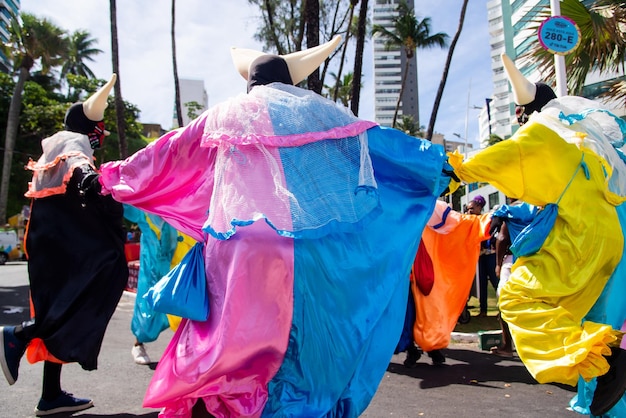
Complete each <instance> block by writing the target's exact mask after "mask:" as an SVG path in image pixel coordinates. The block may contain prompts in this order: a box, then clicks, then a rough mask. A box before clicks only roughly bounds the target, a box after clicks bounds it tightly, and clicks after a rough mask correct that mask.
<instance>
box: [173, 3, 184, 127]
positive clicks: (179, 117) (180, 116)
mask: <svg viewBox="0 0 626 418" xmlns="http://www.w3.org/2000/svg"><path fill="white" fill-rule="evenodd" d="M172 66H173V68H174V95H175V97H174V103H175V104H176V121H177V122H178V127H181V126H183V109H182V106H181V104H180V81H179V80H178V66H177V65H176V0H172Z"/></svg>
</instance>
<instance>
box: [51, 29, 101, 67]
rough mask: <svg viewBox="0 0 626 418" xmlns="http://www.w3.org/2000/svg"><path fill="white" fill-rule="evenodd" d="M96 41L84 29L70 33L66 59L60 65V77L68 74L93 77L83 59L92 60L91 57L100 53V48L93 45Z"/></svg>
mask: <svg viewBox="0 0 626 418" xmlns="http://www.w3.org/2000/svg"><path fill="white" fill-rule="evenodd" d="M97 43H98V40H97V39H94V38H92V37H91V34H90V33H89V32H87V31H86V30H77V31H76V32H74V33H72V34H71V35H70V36H69V37H68V52H67V57H66V61H65V63H64V64H63V67H61V78H65V77H66V76H67V75H68V74H74V75H82V76H83V77H87V78H95V77H96V76H95V74H94V73H93V71H91V68H89V67H88V66H87V64H85V61H92V62H93V61H94V59H93V57H94V56H95V55H98V54H101V53H102V50H101V49H98V48H96V47H95V46H94V45H95V44H97Z"/></svg>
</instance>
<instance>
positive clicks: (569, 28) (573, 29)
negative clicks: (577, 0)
mask: <svg viewBox="0 0 626 418" xmlns="http://www.w3.org/2000/svg"><path fill="white" fill-rule="evenodd" d="M538 36H539V43H540V44H541V46H542V47H543V48H544V49H546V50H548V51H549V52H551V53H553V54H558V55H566V54H569V53H570V52H572V51H573V50H574V49H575V48H576V47H577V46H578V44H579V43H580V29H578V26H577V25H576V23H574V21H573V20H572V19H570V18H568V17H565V16H552V17H549V18H547V19H546V20H544V21H543V23H542V24H541V26H539V31H538Z"/></svg>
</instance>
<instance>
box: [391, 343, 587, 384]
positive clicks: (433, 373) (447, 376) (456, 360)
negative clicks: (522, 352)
mask: <svg viewBox="0 0 626 418" xmlns="http://www.w3.org/2000/svg"><path fill="white" fill-rule="evenodd" d="M443 352H444V354H445V356H446V362H445V363H444V364H443V365H440V366H433V365H432V364H431V362H430V358H428V356H427V355H426V354H422V357H421V358H420V360H419V361H418V363H417V365H416V367H414V368H407V367H405V366H404V365H402V364H397V363H393V362H392V363H389V366H388V367H387V371H388V372H389V373H394V374H398V375H403V376H409V377H413V378H415V379H421V381H420V383H419V386H420V388H421V389H429V388H438V387H444V386H450V385H458V384H467V385H475V386H479V387H480V386H482V387H489V388H501V387H502V385H501V384H500V382H508V383H524V384H528V385H538V384H539V383H538V382H537V381H536V380H535V379H534V378H533V377H532V376H531V375H530V373H529V372H528V370H527V369H526V367H525V366H524V364H523V363H522V361H521V360H520V359H519V358H518V357H517V356H514V357H513V358H502V357H498V356H496V355H493V354H491V353H489V352H486V351H473V350H465V349H446V350H443ZM402 358H404V357H402ZM553 385H555V386H558V387H560V388H561V389H563V390H567V391H570V392H574V393H575V392H576V388H574V387H571V386H568V385H561V384H554V383H553Z"/></svg>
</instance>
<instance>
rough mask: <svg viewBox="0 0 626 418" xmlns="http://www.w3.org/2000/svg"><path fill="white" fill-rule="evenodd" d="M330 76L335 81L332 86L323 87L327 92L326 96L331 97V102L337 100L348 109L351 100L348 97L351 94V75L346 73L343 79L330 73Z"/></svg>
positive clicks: (352, 79)
mask: <svg viewBox="0 0 626 418" xmlns="http://www.w3.org/2000/svg"><path fill="white" fill-rule="evenodd" d="M330 76H331V77H332V78H333V79H334V80H335V82H334V85H333V86H324V87H326V90H327V91H328V96H331V95H332V96H333V99H332V100H333V101H334V102H336V101H337V99H339V100H340V101H341V103H342V104H343V105H344V106H345V107H349V105H350V100H351V97H350V95H351V94H352V83H353V81H354V77H353V74H352V73H348V74H345V75H344V76H343V77H339V76H338V75H337V74H335V73H333V72H332V71H331V72H330Z"/></svg>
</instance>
